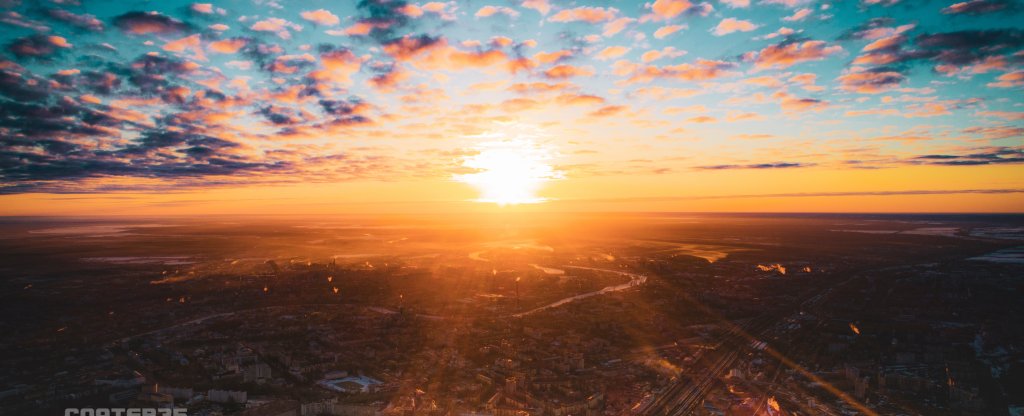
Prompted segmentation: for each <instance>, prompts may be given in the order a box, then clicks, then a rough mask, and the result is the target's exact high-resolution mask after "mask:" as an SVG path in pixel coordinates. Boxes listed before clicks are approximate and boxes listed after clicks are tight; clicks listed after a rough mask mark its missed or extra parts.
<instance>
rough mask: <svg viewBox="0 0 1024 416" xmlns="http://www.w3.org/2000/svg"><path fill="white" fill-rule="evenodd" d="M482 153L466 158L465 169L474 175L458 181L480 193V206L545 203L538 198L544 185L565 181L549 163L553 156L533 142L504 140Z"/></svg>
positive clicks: (484, 145) (458, 177)
mask: <svg viewBox="0 0 1024 416" xmlns="http://www.w3.org/2000/svg"><path fill="white" fill-rule="evenodd" d="M477 150H478V152H479V153H477V154H475V155H473V156H469V157H466V159H465V160H464V161H463V163H462V166H463V167H465V168H469V169H472V170H473V173H468V174H462V175H456V176H455V179H456V180H458V181H460V182H464V183H467V184H469V185H472V186H473V187H475V188H477V189H478V190H479V191H480V198H478V199H477V201H478V202H492V203H496V204H498V205H510V204H532V203H538V202H543V201H544V200H545V198H541V197H539V196H537V191H538V190H539V189H540V187H541V185H543V184H544V182H547V181H550V180H553V179H558V178H561V177H562V175H561V173H560V172H558V171H556V170H555V169H554V168H553V167H551V165H549V164H548V162H549V161H550V160H551V158H552V154H551V152H550V151H549V150H548V149H546V148H544V147H542V146H540V145H538V144H536V143H534V142H533V141H532V140H502V141H493V142H487V143H482V144H480V145H479V146H477Z"/></svg>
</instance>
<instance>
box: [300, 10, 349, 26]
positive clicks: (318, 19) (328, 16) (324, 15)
mask: <svg viewBox="0 0 1024 416" xmlns="http://www.w3.org/2000/svg"><path fill="white" fill-rule="evenodd" d="M299 15H300V16H302V18H303V19H306V20H308V21H310V22H313V23H316V24H318V25H321V26H334V25H336V24H338V23H341V19H339V18H338V16H335V15H334V13H331V12H329V11H327V10H324V9H318V10H310V11H305V12H302V13H300V14H299Z"/></svg>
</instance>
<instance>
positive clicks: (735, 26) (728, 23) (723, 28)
mask: <svg viewBox="0 0 1024 416" xmlns="http://www.w3.org/2000/svg"><path fill="white" fill-rule="evenodd" d="M757 28H758V26H757V25H755V24H753V23H751V22H749V21H747V20H739V19H733V18H731V17H728V18H725V19H722V21H721V22H719V23H718V26H715V28H714V30H713V31H712V33H714V34H715V36H724V35H728V34H730V33H733V32H749V31H751V30H754V29H757Z"/></svg>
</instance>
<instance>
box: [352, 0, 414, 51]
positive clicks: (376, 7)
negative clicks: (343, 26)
mask: <svg viewBox="0 0 1024 416" xmlns="http://www.w3.org/2000/svg"><path fill="white" fill-rule="evenodd" d="M356 8H357V9H358V10H359V12H360V13H361V14H362V17H360V18H359V19H358V20H357V21H356V24H355V25H353V26H351V27H349V29H347V30H346V32H347V33H346V34H349V35H368V36H370V37H371V38H373V39H376V40H377V41H379V42H382V43H383V42H388V41H391V40H394V39H395V38H397V37H398V31H399V30H401V29H402V28H404V27H406V26H407V25H409V21H410V17H416V16H419V15H422V14H423V11H422V10H420V9H419V8H418V7H416V6H414V5H411V4H409V3H407V2H405V1H404V0H359V2H358V3H357V4H356Z"/></svg>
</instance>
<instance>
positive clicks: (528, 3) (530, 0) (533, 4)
mask: <svg viewBox="0 0 1024 416" xmlns="http://www.w3.org/2000/svg"><path fill="white" fill-rule="evenodd" d="M522 6H523V7H525V8H527V9H533V10H536V11H537V12H539V13H540V14H542V15H547V14H548V12H550V11H551V4H549V3H548V0H523V2H522Z"/></svg>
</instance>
